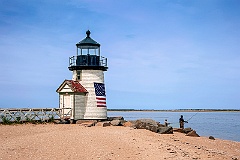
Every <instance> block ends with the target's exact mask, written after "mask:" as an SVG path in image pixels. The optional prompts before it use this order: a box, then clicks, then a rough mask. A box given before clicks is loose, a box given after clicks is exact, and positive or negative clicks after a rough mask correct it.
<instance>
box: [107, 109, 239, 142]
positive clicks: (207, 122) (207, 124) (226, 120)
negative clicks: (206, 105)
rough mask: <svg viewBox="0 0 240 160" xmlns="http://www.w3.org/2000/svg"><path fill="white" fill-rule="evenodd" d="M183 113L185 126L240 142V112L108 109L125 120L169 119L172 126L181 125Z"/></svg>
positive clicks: (207, 135)
mask: <svg viewBox="0 0 240 160" xmlns="http://www.w3.org/2000/svg"><path fill="white" fill-rule="evenodd" d="M181 115H183V117H184V120H186V121H188V123H185V128H187V127H191V128H192V129H194V130H196V131H197V133H198V134H199V135H200V136H205V137H209V136H213V137H215V138H220V139H225V140H232V141H238V142H240V112H151V111H149V112H148V111H130V112H128V111H126V112H122V111H108V117H113V116H122V117H124V119H125V120H137V119H142V118H150V119H153V120H155V121H158V122H160V123H162V124H164V120H165V119H167V120H168V122H169V123H171V124H170V126H172V127H179V123H178V120H179V118H180V116H181Z"/></svg>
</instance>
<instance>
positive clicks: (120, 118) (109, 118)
mask: <svg viewBox="0 0 240 160" xmlns="http://www.w3.org/2000/svg"><path fill="white" fill-rule="evenodd" d="M107 120H108V121H112V120H124V118H123V117H122V116H119V117H107Z"/></svg>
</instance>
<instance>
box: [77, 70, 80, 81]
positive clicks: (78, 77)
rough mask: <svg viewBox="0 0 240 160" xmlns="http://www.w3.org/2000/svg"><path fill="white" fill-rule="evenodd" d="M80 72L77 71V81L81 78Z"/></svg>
mask: <svg viewBox="0 0 240 160" xmlns="http://www.w3.org/2000/svg"><path fill="white" fill-rule="evenodd" d="M80 75H81V71H77V80H80V78H81V76H80Z"/></svg>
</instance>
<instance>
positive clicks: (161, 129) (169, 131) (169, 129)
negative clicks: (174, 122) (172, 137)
mask: <svg viewBox="0 0 240 160" xmlns="http://www.w3.org/2000/svg"><path fill="white" fill-rule="evenodd" d="M158 133H159V134H172V133H173V128H172V127H158Z"/></svg>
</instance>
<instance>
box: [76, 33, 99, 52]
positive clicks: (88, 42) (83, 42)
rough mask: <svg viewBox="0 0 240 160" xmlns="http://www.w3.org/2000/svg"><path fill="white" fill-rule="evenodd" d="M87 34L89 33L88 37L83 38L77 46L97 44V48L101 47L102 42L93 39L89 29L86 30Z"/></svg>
mask: <svg viewBox="0 0 240 160" xmlns="http://www.w3.org/2000/svg"><path fill="white" fill-rule="evenodd" d="M86 34H87V37H86V38H84V39H83V40H81V41H80V42H78V43H77V44H76V46H77V47H81V48H82V46H86V47H87V46H89V47H93V46H95V47H96V48H97V47H100V44H99V43H97V42H96V41H95V40H93V39H92V38H91V37H90V34H91V32H90V31H89V30H87V31H86Z"/></svg>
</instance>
